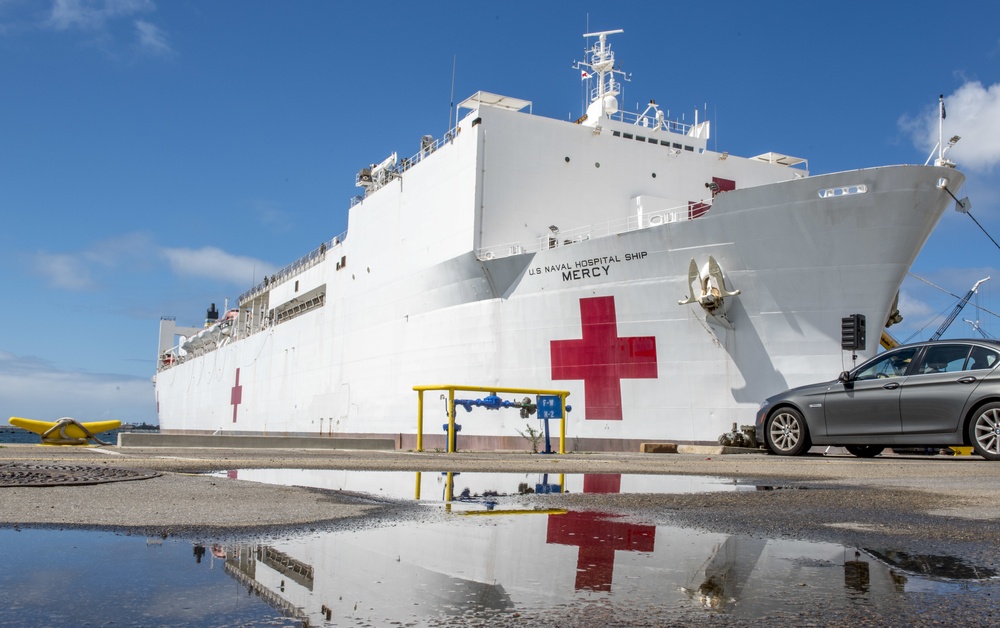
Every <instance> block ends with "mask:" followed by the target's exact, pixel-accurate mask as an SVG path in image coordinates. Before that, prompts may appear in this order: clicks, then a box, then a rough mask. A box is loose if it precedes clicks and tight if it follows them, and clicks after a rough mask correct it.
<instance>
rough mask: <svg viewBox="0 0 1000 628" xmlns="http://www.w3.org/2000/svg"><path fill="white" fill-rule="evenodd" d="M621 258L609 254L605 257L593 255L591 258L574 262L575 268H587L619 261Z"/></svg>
mask: <svg viewBox="0 0 1000 628" xmlns="http://www.w3.org/2000/svg"><path fill="white" fill-rule="evenodd" d="M620 261H621V259H619V258H618V256H617V255H609V256H607V257H595V258H593V259H582V260H580V261H578V262H577V263H576V267H577V268H587V267H588V266H600V265H602V264H610V263H612V262H620Z"/></svg>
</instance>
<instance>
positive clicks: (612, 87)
mask: <svg viewBox="0 0 1000 628" xmlns="http://www.w3.org/2000/svg"><path fill="white" fill-rule="evenodd" d="M624 32H625V31H624V30H622V29H620V28H619V29H616V30H613V31H599V32H596V33H584V35H583V36H584V37H597V38H598V41H597V43H596V44H595V45H594V46H593V47H592V48H590V59H589V60H587V61H579V62H577V64H576V67H577V68H580V67H588V68H590V69H591V70H592V71H593V72H595V73H596V74H597V91H596V92H593V93H592V96H591V99H590V105H591V106H590V107H588V108H587V111H588V112H590V110H591V108H592V106H593V105H594V103H600V106H599V113H600V114H601V115H604V114H605V113H616V111H617V104H615V105H613V106H612V109H613V110H612V111H607V110H606V108H605V104H606V103H605V97H615V96H618V94H619V92H620V90H619V88H618V85H617V84H616V83H615V73H618V74H621V75H622V76H623V77H625V80H627V75H626V74H625V73H624V72H622V71H621V70H616V69H615V54H614V53H613V52H611V47H610V46H608V35H617V34H618V33H624Z"/></svg>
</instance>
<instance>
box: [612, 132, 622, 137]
mask: <svg viewBox="0 0 1000 628" xmlns="http://www.w3.org/2000/svg"><path fill="white" fill-rule="evenodd" d="M611 135H614V136H615V137H621V136H622V134H621V131H612V132H611Z"/></svg>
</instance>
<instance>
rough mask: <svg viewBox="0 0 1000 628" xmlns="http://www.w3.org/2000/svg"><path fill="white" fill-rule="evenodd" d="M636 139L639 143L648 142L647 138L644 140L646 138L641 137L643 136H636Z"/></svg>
mask: <svg viewBox="0 0 1000 628" xmlns="http://www.w3.org/2000/svg"><path fill="white" fill-rule="evenodd" d="M635 139H637V140H638V141H640V142H645V141H646V138H644V137H643V136H641V135H636V136H635Z"/></svg>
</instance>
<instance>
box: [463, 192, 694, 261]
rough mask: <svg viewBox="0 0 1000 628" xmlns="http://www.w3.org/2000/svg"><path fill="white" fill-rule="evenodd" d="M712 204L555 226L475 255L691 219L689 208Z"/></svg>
mask: <svg viewBox="0 0 1000 628" xmlns="http://www.w3.org/2000/svg"><path fill="white" fill-rule="evenodd" d="M711 205H712V199H710V198H708V199H704V200H702V201H698V202H697V203H692V204H687V205H683V206H680V207H673V208H670V209H662V210H657V211H651V212H643V214H642V215H641V216H629V217H627V218H620V219H618V220H610V221H608V222H605V223H600V224H596V225H587V226H585V227H577V228H575V229H569V230H565V231H563V230H556V231H554V232H552V233H550V234H549V235H545V236H541V237H539V238H537V239H535V240H533V241H528V242H523V241H522V242H506V243H504V244H496V245H493V246H487V247H483V248H480V249H477V250H476V257H477V258H478V259H480V260H491V259H498V258H501V257H510V256H511V255H521V254H524V253H538V252H540V251H544V250H546V249H554V248H557V247H560V246H569V245H571V244H576V243H578V242H584V241H586V240H591V239H594V238H603V237H607V236H611V235H618V234H620V233H627V232H629V231H637V230H639V229H648V228H650V227H658V226H660V225H665V224H669V223H673V222H682V221H685V220H691V219H692V209H693V208H697V210H698V212H697V213H698V215H700V214H702V213H704V212H705V211H706V209H705V208H707V207H710V206H711Z"/></svg>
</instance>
